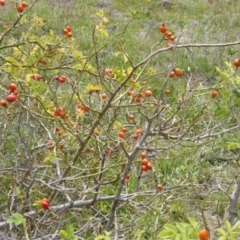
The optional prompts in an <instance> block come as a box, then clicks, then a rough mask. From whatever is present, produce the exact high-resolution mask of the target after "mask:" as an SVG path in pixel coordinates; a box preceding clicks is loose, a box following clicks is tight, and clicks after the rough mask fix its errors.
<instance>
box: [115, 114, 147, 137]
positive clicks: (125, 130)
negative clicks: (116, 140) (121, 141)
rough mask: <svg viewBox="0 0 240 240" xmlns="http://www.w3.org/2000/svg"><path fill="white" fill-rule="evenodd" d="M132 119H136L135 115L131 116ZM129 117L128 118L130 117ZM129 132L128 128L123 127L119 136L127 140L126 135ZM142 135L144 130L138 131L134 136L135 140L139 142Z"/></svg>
mask: <svg viewBox="0 0 240 240" xmlns="http://www.w3.org/2000/svg"><path fill="white" fill-rule="evenodd" d="M129 116H130V117H131V116H132V119H134V116H133V115H129ZM129 116H128V117H129ZM126 132H127V128H125V127H122V128H121V131H120V132H119V133H118V136H119V137H120V138H125V133H126ZM141 135H142V130H141V129H137V130H136V131H135V133H134V135H133V136H132V137H133V139H134V140H137V139H138V138H139V137H140V136H141Z"/></svg>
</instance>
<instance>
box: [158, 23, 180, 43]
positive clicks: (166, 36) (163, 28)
mask: <svg viewBox="0 0 240 240" xmlns="http://www.w3.org/2000/svg"><path fill="white" fill-rule="evenodd" d="M159 31H160V32H161V33H162V34H163V36H164V39H166V40H170V41H174V40H175V38H176V37H175V36H174V35H173V32H170V31H168V29H167V27H166V25H165V24H164V23H163V24H162V25H161V26H160V27H159Z"/></svg>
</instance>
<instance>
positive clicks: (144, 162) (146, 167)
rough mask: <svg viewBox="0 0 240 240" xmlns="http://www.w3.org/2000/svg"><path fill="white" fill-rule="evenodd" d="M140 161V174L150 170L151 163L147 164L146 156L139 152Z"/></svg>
mask: <svg viewBox="0 0 240 240" xmlns="http://www.w3.org/2000/svg"><path fill="white" fill-rule="evenodd" d="M140 156H141V158H142V160H141V170H142V172H146V171H148V170H152V167H153V166H152V163H151V162H149V160H148V159H147V158H146V157H147V154H146V153H145V152H141V154H140Z"/></svg>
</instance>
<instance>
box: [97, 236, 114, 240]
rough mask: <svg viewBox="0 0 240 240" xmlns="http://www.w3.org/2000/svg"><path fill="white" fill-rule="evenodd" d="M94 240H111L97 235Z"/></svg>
mask: <svg viewBox="0 0 240 240" xmlns="http://www.w3.org/2000/svg"><path fill="white" fill-rule="evenodd" d="M94 240H111V238H110V237H108V236H104V235H99V236H97V237H96V238H95V239H94Z"/></svg>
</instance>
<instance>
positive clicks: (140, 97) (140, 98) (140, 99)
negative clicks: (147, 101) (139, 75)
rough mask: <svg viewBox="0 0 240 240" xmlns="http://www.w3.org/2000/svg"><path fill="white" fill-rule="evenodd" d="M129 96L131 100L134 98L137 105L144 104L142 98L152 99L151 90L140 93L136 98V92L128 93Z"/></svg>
mask: <svg viewBox="0 0 240 240" xmlns="http://www.w3.org/2000/svg"><path fill="white" fill-rule="evenodd" d="M127 96H128V97H130V98H134V101H135V102H136V103H140V102H142V97H143V96H145V97H146V98H150V97H151V96H152V91H151V90H146V91H145V92H140V93H138V94H137V95H135V96H134V91H128V92H127Z"/></svg>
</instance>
